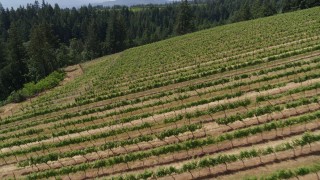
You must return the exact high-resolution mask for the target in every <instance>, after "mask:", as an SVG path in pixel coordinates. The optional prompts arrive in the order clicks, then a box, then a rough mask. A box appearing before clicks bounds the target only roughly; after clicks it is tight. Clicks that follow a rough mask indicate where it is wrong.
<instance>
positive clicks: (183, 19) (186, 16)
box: [175, 0, 194, 35]
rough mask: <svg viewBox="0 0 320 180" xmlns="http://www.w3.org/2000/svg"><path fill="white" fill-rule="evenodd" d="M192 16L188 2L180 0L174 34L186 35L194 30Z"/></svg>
mask: <svg viewBox="0 0 320 180" xmlns="http://www.w3.org/2000/svg"><path fill="white" fill-rule="evenodd" d="M192 19H193V14H192V10H191V8H190V5H189V3H188V0H182V1H181V3H180V7H179V14H178V18H177V22H176V29H175V30H176V33H177V34H180V35H181V34H186V33H190V32H192V31H193V30H194V25H193V21H192Z"/></svg>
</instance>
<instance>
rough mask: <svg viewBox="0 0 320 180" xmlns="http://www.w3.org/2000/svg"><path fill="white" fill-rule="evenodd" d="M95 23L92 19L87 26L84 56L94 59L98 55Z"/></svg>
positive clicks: (98, 46) (98, 42)
mask: <svg viewBox="0 0 320 180" xmlns="http://www.w3.org/2000/svg"><path fill="white" fill-rule="evenodd" d="M97 31H98V29H97V24H96V22H95V20H92V22H91V23H90V25H89V26H88V35H87V37H86V44H85V50H86V51H85V57H86V59H90V60H91V59H94V58H97V57H98V56H99V55H100V41H99V38H98V34H97Z"/></svg>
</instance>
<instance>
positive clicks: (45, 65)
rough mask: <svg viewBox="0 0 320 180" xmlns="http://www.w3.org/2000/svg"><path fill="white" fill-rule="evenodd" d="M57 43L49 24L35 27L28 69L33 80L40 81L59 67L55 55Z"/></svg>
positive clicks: (31, 39) (29, 51) (31, 38)
mask: <svg viewBox="0 0 320 180" xmlns="http://www.w3.org/2000/svg"><path fill="white" fill-rule="evenodd" d="M57 44H58V42H57V39H56V37H55V36H54V35H53V33H52V30H51V28H50V26H49V25H47V24H42V25H38V26H35V28H33V30H32V32H31V36H30V44H29V47H28V53H29V56H30V59H29V61H28V69H29V76H30V78H31V79H32V80H34V81H39V80H40V79H41V78H43V77H45V76H47V75H49V74H50V73H51V72H53V71H54V70H55V69H57V68H58V67H59V66H58V64H57V61H56V56H55V55H56V52H55V49H56V48H57Z"/></svg>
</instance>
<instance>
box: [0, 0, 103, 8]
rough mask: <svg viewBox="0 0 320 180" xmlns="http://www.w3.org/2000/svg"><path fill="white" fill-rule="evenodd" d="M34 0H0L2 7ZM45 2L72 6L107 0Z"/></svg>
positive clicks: (17, 5)
mask: <svg viewBox="0 0 320 180" xmlns="http://www.w3.org/2000/svg"><path fill="white" fill-rule="evenodd" d="M34 1H35V0H0V2H1V4H2V5H3V7H4V8H11V7H14V8H17V7H19V6H20V5H24V6H25V5H27V4H28V3H32V4H33V3H34ZM38 1H39V2H40V3H42V0H38ZM45 1H46V2H48V3H50V4H55V3H58V4H59V6H60V7H73V6H75V5H76V6H81V5H87V4H89V3H91V4H93V3H101V2H105V1H107V0H45Z"/></svg>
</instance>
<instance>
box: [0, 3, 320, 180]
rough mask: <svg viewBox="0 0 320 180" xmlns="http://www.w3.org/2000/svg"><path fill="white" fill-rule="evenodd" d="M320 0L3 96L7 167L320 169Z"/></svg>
mask: <svg viewBox="0 0 320 180" xmlns="http://www.w3.org/2000/svg"><path fill="white" fill-rule="evenodd" d="M319 17H320V8H319V7H317V8H312V9H307V10H301V11H296V12H292V13H286V14H280V15H276V16H272V17H268V18H262V19H257V20H251V21H245V22H240V23H234V24H229V25H224V26H219V27H216V28H212V29H209V30H204V31H200V32H196V33H192V34H188V35H185V36H180V37H175V38H171V39H168V40H165V41H161V42H157V43H153V44H149V45H145V46H141V47H137V48H132V49H129V50H126V51H124V52H122V53H119V54H114V55H110V56H106V57H102V58H100V59H97V60H93V61H90V62H87V63H83V64H80V65H76V66H72V67H68V68H66V69H65V71H66V74H67V75H66V76H67V77H66V79H65V80H64V82H63V83H62V84H63V85H61V86H59V87H56V88H54V89H52V90H50V91H47V92H44V93H41V94H40V95H39V96H37V97H34V98H31V99H29V100H27V101H25V102H23V103H20V104H10V105H6V106H3V107H0V117H1V118H0V179H15V178H16V179H100V178H101V179H118V180H120V179H121V180H122V179H130V180H133V179H172V180H173V179H175V180H178V179H184V180H185V179H204V178H218V179H290V178H306V179H318V178H319V177H320V156H319V154H320V18H319Z"/></svg>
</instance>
